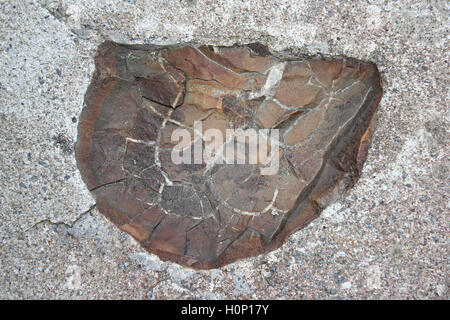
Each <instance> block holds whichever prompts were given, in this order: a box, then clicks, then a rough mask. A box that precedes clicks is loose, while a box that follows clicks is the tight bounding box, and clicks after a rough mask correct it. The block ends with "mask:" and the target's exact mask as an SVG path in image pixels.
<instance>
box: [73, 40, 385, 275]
mask: <svg viewBox="0 0 450 320" xmlns="http://www.w3.org/2000/svg"><path fill="white" fill-rule="evenodd" d="M95 62H96V71H95V74H94V76H93V79H92V82H91V85H90V87H89V89H88V92H87V94H86V97H85V107H84V109H83V112H82V114H81V119H80V122H79V127H78V141H77V147H76V157H77V161H78V167H79V169H80V171H81V174H82V177H83V180H84V181H85V183H86V185H87V187H88V188H89V190H90V191H91V192H92V193H93V195H94V196H95V198H96V200H97V206H98V209H99V210H100V212H101V213H103V214H104V215H105V216H106V217H107V218H108V219H110V220H111V221H112V222H113V223H115V224H116V225H117V226H118V227H119V228H120V229H122V230H123V231H125V232H128V233H129V234H131V235H132V236H133V237H134V238H135V239H136V240H137V241H139V242H140V244H141V245H142V246H143V247H144V248H145V249H147V250H148V251H149V252H152V253H155V254H157V255H158V256H159V257H160V258H162V259H163V260H171V261H174V262H177V263H179V264H182V265H185V266H189V267H192V268H196V269H210V268H216V267H220V266H223V265H225V264H228V263H231V262H233V261H235V260H237V259H241V258H245V257H249V256H254V255H257V254H261V253H264V252H268V251H271V250H274V249H276V248H278V247H279V246H281V244H282V243H283V242H284V241H285V240H286V239H287V237H288V236H289V235H291V234H292V233H293V232H295V231H297V230H299V229H301V228H303V227H304V226H305V225H306V224H307V223H309V222H310V221H311V220H313V219H315V218H317V217H318V215H319V214H320V212H321V211H322V209H323V208H325V207H326V206H327V205H329V204H330V203H332V202H333V201H335V200H336V199H337V198H338V197H339V196H340V195H342V194H343V193H344V192H345V191H346V190H348V189H349V188H350V187H351V186H352V185H353V184H354V183H355V181H356V180H357V178H358V177H359V174H360V171H361V168H362V165H363V162H364V161H365V158H366V154H367V149H368V145H369V143H370V135H371V130H372V129H373V128H372V127H373V121H372V119H373V118H374V114H375V111H376V108H377V106H378V103H379V101H380V98H381V94H382V90H381V83H380V76H379V74H378V71H377V69H376V67H375V66H374V65H372V64H368V63H364V62H361V61H355V60H351V59H332V60H319V59H304V58H303V59H300V58H299V59H292V57H284V56H282V55H272V54H271V53H270V52H269V50H268V48H266V47H264V46H263V45H260V44H250V45H248V46H241V47H238V46H235V47H211V46H198V47H196V46H174V47H155V46H127V45H120V44H116V43H113V42H105V43H103V44H102V45H101V46H100V47H99V49H98V54H97V57H96V59H95ZM195 121H201V123H202V127H201V128H200V129H199V128H197V127H194V123H195ZM179 128H183V129H186V130H187V132H189V135H190V136H192V137H194V139H193V140H192V142H189V143H187V144H185V145H184V146H183V148H185V147H188V149H186V150H194V148H191V149H189V148H190V147H191V144H195V143H200V146H201V147H205V146H206V145H207V143H208V141H207V139H205V136H204V133H205V132H206V130H208V129H211V128H215V129H218V130H220V132H222V133H223V134H224V137H225V136H226V132H227V129H234V130H235V132H238V131H239V130H241V131H245V130H247V129H251V128H253V129H257V130H260V131H261V132H262V130H261V129H278V130H279V131H278V132H279V150H280V152H279V169H278V170H277V171H276V172H275V173H274V174H271V175H264V174H262V168H263V167H264V166H266V165H267V163H262V162H258V163H256V164H255V163H248V162H245V163H244V164H237V163H233V164H221V163H215V162H214V161H211V159H209V161H208V159H206V158H205V159H202V161H201V162H200V163H193V164H187V163H182V164H176V163H175V162H174V161H173V159H172V157H171V155H172V152H173V150H174V147H175V145H177V144H178V140H177V141H173V140H172V138H173V137H172V133H173V132H174V130H176V129H179ZM196 135H197V137H200V138H199V139H197V140H195V136H196ZM227 143H228V142H227V141H225V142H224V143H223V145H225V144H227ZM245 146H247V145H246V144H245V142H244V147H245ZM268 148H269V149H270V148H275V144H273V143H272V144H271V143H268ZM244 150H246V149H244ZM236 153H237V157H242V158H245V156H249V154H250V152H248V151H244V153H241V154H240V153H239V151H236ZM189 155H190V154H189ZM213 155H215V154H213ZM244 160H245V159H244Z"/></svg>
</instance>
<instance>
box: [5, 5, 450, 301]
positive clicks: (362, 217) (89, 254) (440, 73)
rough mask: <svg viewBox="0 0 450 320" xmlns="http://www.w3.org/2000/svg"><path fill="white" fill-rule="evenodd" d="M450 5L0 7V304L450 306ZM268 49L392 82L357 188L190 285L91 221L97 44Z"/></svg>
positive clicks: (187, 274) (192, 275) (186, 277)
mask: <svg viewBox="0 0 450 320" xmlns="http://www.w3.org/2000/svg"><path fill="white" fill-rule="evenodd" d="M448 17H449V8H448V2H447V1H432V2H426V1H422V2H420V1H415V2H414V3H413V2H411V1H403V2H402V1H391V2H385V1H360V2H354V1H348V2H345V1H305V2H303V1H296V0H288V1H276V2H275V1H273V2H272V1H248V2H242V1H200V0H197V1H196V0H192V1H167V2H165V1H140V0H134V1H133V0H126V1H125V0H124V1H104V0H101V1H100V0H99V1H87V0H84V1H72V0H70V1H62V0H60V1H52V0H42V1H35V2H33V1H19V0H16V1H0V25H1V28H0V160H1V164H2V168H1V171H0V190H1V191H0V217H1V220H0V235H1V242H0V298H3V299H8V298H20V299H23V298H25V299H29V298H51V299H55V298H58V299H61V298H70V299H77V298H89V299H93V298H105V299H108V298H119V299H122V298H131V299H135V298H137V299H171V298H202V299H214V298H231V299H233V298H258V299H260V298H275V299H277V298H287V299H292V298H294V299H303V298H305V299H312V298H323V299H338V298H344V299H347V298H356V299H368V298H372V299H373V298H380V299H386V298H408V299H412V298H420V299H435V298H440V299H448V291H447V290H448V253H449V246H448V234H449V224H448V208H449V203H448V196H449V188H448V180H449V179H448V176H449V174H448V166H449V161H448V157H449V155H450V150H449V135H448V127H449V125H448V123H449V115H448V107H449V99H448V89H447V88H448V70H449V66H448V58H449V53H448V52H449V50H448V38H449V33H448V27H449V22H448ZM105 39H112V40H115V41H120V42H129V43H155V44H164V43H176V42H188V41H193V42H199V43H208V44H220V45H228V44H233V43H236V42H238V43H249V42H255V41H260V42H262V43H265V44H267V45H268V46H270V48H272V49H274V50H289V51H291V52H294V53H298V54H312V55H316V54H323V55H327V56H336V55H346V56H350V57H355V58H358V59H364V60H370V61H373V62H375V63H377V65H378V66H379V69H380V71H381V73H382V75H383V83H384V96H383V99H382V102H381V104H380V108H379V113H378V123H377V130H376V132H375V136H374V142H373V145H372V148H371V150H370V153H369V158H368V160H367V162H366V165H365V168H364V171H363V174H362V177H361V179H360V181H359V182H358V183H357V185H356V186H355V188H354V189H352V190H351V191H350V192H349V194H348V195H347V196H346V197H345V198H344V199H342V200H341V201H339V202H338V203H336V204H335V205H333V206H331V207H329V208H328V209H327V210H326V211H325V212H324V213H323V215H322V217H321V218H319V219H317V220H316V221H314V222H313V223H312V224H311V225H309V226H308V227H307V228H305V229H304V230H302V231H300V232H297V233H296V234H294V235H293V236H292V237H291V238H290V239H289V241H288V242H286V243H285V245H284V246H283V247H282V248H280V249H279V250H276V251H274V252H272V253H270V254H268V255H263V256H258V257H254V258H250V259H246V260H244V261H239V262H236V263H234V264H231V265H228V266H226V267H224V268H222V269H219V270H211V271H201V272H196V271H192V270H189V269H184V268H182V267H179V266H178V265H175V264H172V263H165V262H161V261H160V260H159V259H158V258H157V257H156V256H153V255H150V254H147V253H145V252H144V251H143V250H142V249H141V248H140V247H139V246H138V245H137V243H136V242H135V241H134V240H133V239H132V238H131V237H130V236H128V235H127V234H125V233H122V232H120V231H119V230H118V229H117V228H115V227H114V226H113V225H112V224H111V223H110V222H108V221H107V220H106V219H105V218H104V217H103V216H102V215H101V214H99V212H98V211H97V210H96V209H95V207H93V205H94V200H93V199H92V197H91V196H90V195H89V192H88V191H87V190H86V188H85V186H84V184H83V183H82V181H81V179H80V176H79V174H78V171H77V168H76V164H75V160H74V154H73V142H74V140H75V137H76V126H77V123H76V121H77V118H78V115H79V113H80V111H81V108H82V104H83V95H84V92H85V90H86V88H87V85H88V84H89V80H90V77H91V74H92V72H93V67H94V65H93V56H94V54H95V49H96V47H97V45H98V44H99V43H101V42H102V41H104V40H105Z"/></svg>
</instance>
